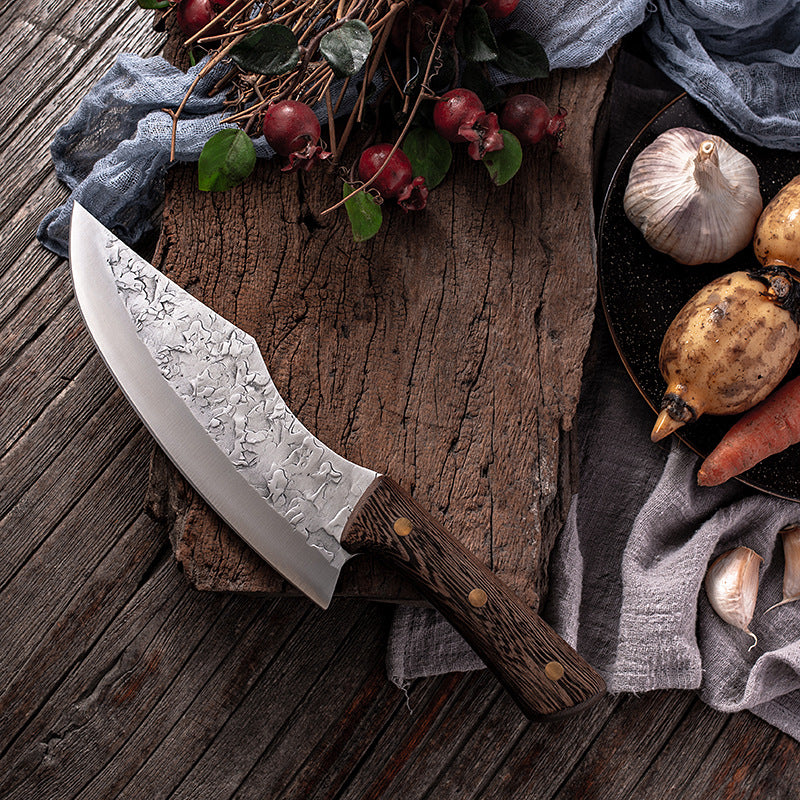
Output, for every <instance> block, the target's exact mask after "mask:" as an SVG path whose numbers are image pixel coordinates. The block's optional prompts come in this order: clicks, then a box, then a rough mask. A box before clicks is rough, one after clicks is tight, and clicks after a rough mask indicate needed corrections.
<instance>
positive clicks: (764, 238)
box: [753, 175, 800, 269]
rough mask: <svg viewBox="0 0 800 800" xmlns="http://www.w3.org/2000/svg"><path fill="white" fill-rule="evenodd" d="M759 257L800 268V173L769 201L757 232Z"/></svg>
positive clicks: (755, 235) (756, 239)
mask: <svg viewBox="0 0 800 800" xmlns="http://www.w3.org/2000/svg"><path fill="white" fill-rule="evenodd" d="M753 249H754V250H755V254H756V258H757V259H758V260H759V261H760V262H761V263H762V264H764V265H765V266H766V265H767V264H786V265H788V266H790V267H794V268H796V269H800V175H797V176H795V177H794V178H792V180H790V181H789V183H787V184H786V186H784V187H783V188H782V189H781V190H780V191H779V192H778V194H776V195H775V197H773V198H772V200H771V201H770V202H769V203H768V204H767V207H766V208H765V209H764V211H763V212H762V213H761V216H760V217H759V219H758V222H757V223H756V229H755V232H754V234H753Z"/></svg>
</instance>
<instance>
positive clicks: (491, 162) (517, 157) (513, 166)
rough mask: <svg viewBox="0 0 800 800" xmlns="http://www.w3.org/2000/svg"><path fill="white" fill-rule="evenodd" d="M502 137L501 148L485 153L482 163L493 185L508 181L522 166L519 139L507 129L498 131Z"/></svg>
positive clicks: (500, 184)
mask: <svg viewBox="0 0 800 800" xmlns="http://www.w3.org/2000/svg"><path fill="white" fill-rule="evenodd" d="M500 134H501V136H502V137H503V149H502V150H495V151H494V152H492V153H486V155H485V156H484V157H483V163H484V164H486V169H488V170H489V175H490V176H491V179H492V181H494V184H495V186H502V185H503V184H504V183H508V182H509V181H510V180H511V179H512V178H513V177H514V176H515V175H516V174H517V172H519V168H520V167H521V166H522V145H521V144H520V143H519V139H517V137H516V136H514V134H513V133H511V132H509V131H500Z"/></svg>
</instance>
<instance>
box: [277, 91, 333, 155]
mask: <svg viewBox="0 0 800 800" xmlns="http://www.w3.org/2000/svg"><path fill="white" fill-rule="evenodd" d="M263 129H264V136H265V138H266V140H267V143H268V144H269V146H270V147H271V148H272V149H273V150H274V151H275V152H276V153H277V154H278V155H279V156H290V155H292V153H297V152H299V151H301V150H304V149H305V148H307V147H309V146H312V147H313V146H314V145H315V144H316V143H317V142H318V141H319V137H320V134H321V133H322V129H321V127H320V124H319V120H318V119H317V117H316V115H315V114H314V112H313V111H312V110H311V109H310V108H309V107H308V106H307V105H306V104H305V103H299V102H297V100H281V101H280V102H279V103H275V104H274V105H271V106H270V107H269V108H268V109H267V112H266V114H264V124H263Z"/></svg>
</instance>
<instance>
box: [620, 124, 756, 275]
mask: <svg viewBox="0 0 800 800" xmlns="http://www.w3.org/2000/svg"><path fill="white" fill-rule="evenodd" d="M763 205H764V204H763V201H762V199H761V192H760V190H759V182H758V171H757V170H756V168H755V165H754V164H753V162H752V161H750V159H749V158H747V156H745V155H743V154H742V153H740V152H739V151H738V150H736V149H735V148H734V147H732V146H731V145H730V144H728V143H727V142H726V141H725V140H724V139H721V138H720V137H719V136H712V135H709V134H707V133H703V132H702V131H697V130H694V129H693V128H671V129H670V130H668V131H666V132H664V133H662V134H661V135H660V136H659V137H658V138H657V139H656V140H655V141H654V142H653V143H652V144H650V145H648V146H647V147H645V149H644V150H642V152H641V153H640V154H639V155H638V156H637V157H636V159H635V160H634V162H633V166H632V167H631V173H630V177H629V179H628V186H627V188H626V189H625V197H624V199H623V206H624V208H625V213H626V214H627V216H628V219H629V220H630V221H631V222H632V223H633V224H634V225H635V226H636V227H637V228H638V229H639V230H640V231H641V232H642V234H643V235H644V238H645V240H646V241H647V243H648V244H649V245H650V246H651V247H652V248H654V249H655V250H658V251H659V252H661V253H666V254H667V255H668V256H670V257H671V258H673V259H675V261H678V262H680V263H681V264H707V263H718V262H720V261H726V260H727V259H729V258H730V257H731V256H733V255H735V254H736V253H738V252H739V251H740V250H743V249H744V248H745V247H747V246H748V245H749V244H750V241H751V240H752V238H753V230H754V229H755V226H756V222H757V221H758V218H759V216H760V214H761V209H762V208H763Z"/></svg>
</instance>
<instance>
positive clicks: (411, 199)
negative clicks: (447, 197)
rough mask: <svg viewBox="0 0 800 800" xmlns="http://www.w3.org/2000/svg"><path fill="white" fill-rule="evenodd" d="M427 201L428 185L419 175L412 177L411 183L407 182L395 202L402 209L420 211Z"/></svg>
mask: <svg viewBox="0 0 800 800" xmlns="http://www.w3.org/2000/svg"><path fill="white" fill-rule="evenodd" d="M427 202H428V187H427V186H426V185H425V178H423V177H422V176H421V175H420V176H418V177H416V178H414V180H413V181H411V183H407V184H406V186H405V188H404V189H403V191H402V192H400V194H399V195H398V197H397V203H398V205H399V206H400V207H401V208H402V209H403V210H404V211H420V210H421V209H423V208H425V205H426V203H427Z"/></svg>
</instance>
